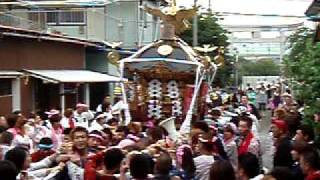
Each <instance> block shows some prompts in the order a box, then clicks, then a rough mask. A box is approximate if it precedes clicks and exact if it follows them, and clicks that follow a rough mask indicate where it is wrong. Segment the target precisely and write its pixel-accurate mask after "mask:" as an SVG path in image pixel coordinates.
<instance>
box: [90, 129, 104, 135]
mask: <svg viewBox="0 0 320 180" xmlns="http://www.w3.org/2000/svg"><path fill="white" fill-rule="evenodd" d="M89 134H96V135H98V136H102V133H101V132H100V131H98V130H93V131H91V132H90V133H89Z"/></svg>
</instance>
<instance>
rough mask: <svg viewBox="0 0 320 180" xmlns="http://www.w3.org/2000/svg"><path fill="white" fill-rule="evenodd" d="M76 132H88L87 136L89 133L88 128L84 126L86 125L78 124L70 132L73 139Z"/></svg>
mask: <svg viewBox="0 0 320 180" xmlns="http://www.w3.org/2000/svg"><path fill="white" fill-rule="evenodd" d="M76 132H84V133H86V134H87V136H88V134H89V133H88V130H87V128H84V127H81V126H77V127H75V128H74V129H72V130H71V132H70V138H71V139H73V138H74V137H73V136H74V134H75V133H76Z"/></svg>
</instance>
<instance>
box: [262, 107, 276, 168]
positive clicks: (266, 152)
mask: <svg viewBox="0 0 320 180" xmlns="http://www.w3.org/2000/svg"><path fill="white" fill-rule="evenodd" d="M261 114H262V120H261V121H260V129H259V139H260V143H261V150H262V165H263V167H265V168H267V169H269V170H270V169H272V168H273V155H272V154H273V151H274V147H273V140H272V137H271V135H270V134H269V130H270V124H271V112H270V111H263V112H261Z"/></svg>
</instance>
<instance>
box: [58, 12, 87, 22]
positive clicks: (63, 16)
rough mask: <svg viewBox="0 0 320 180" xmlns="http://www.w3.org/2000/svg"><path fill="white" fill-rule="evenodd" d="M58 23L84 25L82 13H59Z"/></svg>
mask: <svg viewBox="0 0 320 180" xmlns="http://www.w3.org/2000/svg"><path fill="white" fill-rule="evenodd" d="M59 23H61V24H65V23H67V24H69V23H72V24H79V23H80V24H84V12H83V11H73V12H60V13H59Z"/></svg>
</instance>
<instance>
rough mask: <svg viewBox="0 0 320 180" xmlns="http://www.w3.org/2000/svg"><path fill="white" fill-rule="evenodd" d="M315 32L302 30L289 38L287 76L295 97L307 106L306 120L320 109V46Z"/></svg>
mask: <svg viewBox="0 0 320 180" xmlns="http://www.w3.org/2000/svg"><path fill="white" fill-rule="evenodd" d="M314 33H315V32H314V30H311V29H308V28H301V29H299V30H298V31H297V32H296V33H294V34H293V35H291V36H290V37H289V44H290V45H289V50H290V53H289V54H288V55H287V56H286V57H285V59H284V63H285V68H284V70H285V75H286V77H287V78H288V79H289V82H290V84H291V86H292V88H293V89H294V92H295V96H296V98H297V99H298V100H301V101H303V102H304V103H305V105H306V109H305V110H306V111H305V113H306V117H307V118H306V119H311V118H312V115H313V113H315V112H316V111H319V108H320V91H319V89H320V45H319V44H318V43H314V42H313V37H314Z"/></svg>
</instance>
